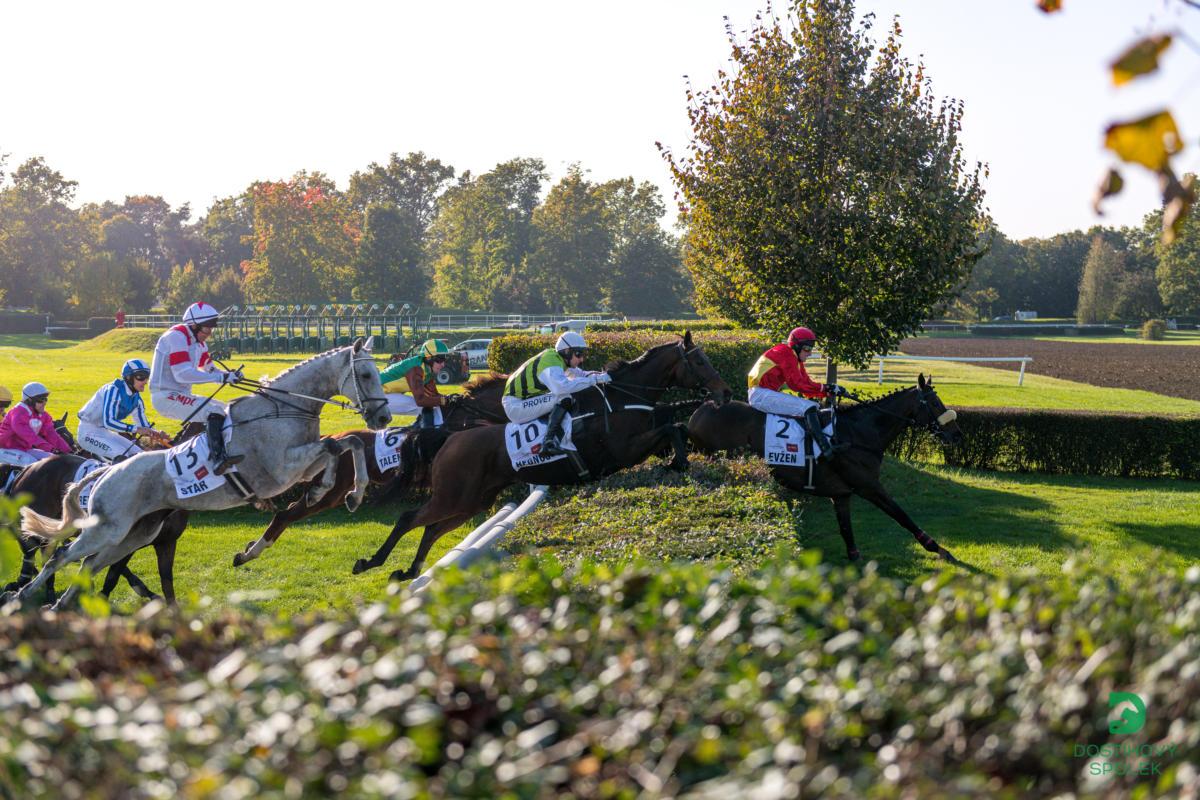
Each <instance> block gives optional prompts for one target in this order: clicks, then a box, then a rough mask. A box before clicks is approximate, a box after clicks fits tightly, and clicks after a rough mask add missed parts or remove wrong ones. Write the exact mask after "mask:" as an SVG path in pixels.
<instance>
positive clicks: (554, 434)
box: [538, 403, 567, 457]
mask: <svg viewBox="0 0 1200 800" xmlns="http://www.w3.org/2000/svg"><path fill="white" fill-rule="evenodd" d="M566 416H567V407H566V405H565V404H561V403H560V404H559V405H556V406H555V407H554V410H553V411H551V412H550V423H549V424H548V425H547V426H546V435H545V437H543V438H542V449H541V451H539V452H538V455H540V456H547V457H548V456H561V455H563V454H564V453H566V452H567V451H566V450H563V448H562V437H563V420H564V419H565V418H566Z"/></svg>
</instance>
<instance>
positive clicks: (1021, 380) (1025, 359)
mask: <svg viewBox="0 0 1200 800" xmlns="http://www.w3.org/2000/svg"><path fill="white" fill-rule="evenodd" d="M875 357H876V358H877V359H879V381H878V382H879V383H883V362H885V361H1006V362H1010V363H1011V362H1013V361H1020V362H1021V371H1020V373H1019V374H1018V375H1017V386H1024V385H1025V365H1027V364H1029V363H1031V362H1032V361H1033V356H1015V357H1013V358H999V357H994V356H986V357H984V356H979V357H975V358H967V357H964V356H875Z"/></svg>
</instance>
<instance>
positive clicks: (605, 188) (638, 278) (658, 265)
mask: <svg viewBox="0 0 1200 800" xmlns="http://www.w3.org/2000/svg"><path fill="white" fill-rule="evenodd" d="M597 192H598V193H599V195H600V198H601V199H602V200H603V202H604V209H605V219H606V226H607V227H608V229H609V231H610V235H611V237H612V252H611V253H610V254H609V272H608V275H607V276H606V279H605V288H604V292H603V295H604V305H605V307H606V308H608V309H611V310H614V311H620V312H622V313H624V314H635V315H639V316H642V315H644V316H650V315H668V314H672V313H677V312H679V311H681V310H684V309H686V308H689V304H688V297H689V295H690V293H691V280H690V279H689V277H688V274H687V272H686V270H684V269H683V263H682V261H681V258H680V251H679V242H678V241H676V239H675V237H673V236H671V235H670V234H668V233H667V232H666V231H664V230H663V229H662V225H661V224H659V221H660V220H661V219H662V217H663V215H664V214H665V213H666V208H665V207H664V206H663V201H662V197H661V196H660V195H659V192H658V187H656V186H655V185H654V184H652V183H649V182H643V183H640V184H635V183H634V181H633V178H620V179H618V180H612V181H608V182H607V183H604V184H601V185H600V186H599V187H597Z"/></svg>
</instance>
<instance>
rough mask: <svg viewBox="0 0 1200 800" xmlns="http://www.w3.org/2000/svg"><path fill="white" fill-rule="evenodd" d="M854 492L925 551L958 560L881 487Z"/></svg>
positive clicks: (858, 488)
mask: <svg viewBox="0 0 1200 800" xmlns="http://www.w3.org/2000/svg"><path fill="white" fill-rule="evenodd" d="M854 491H855V493H856V494H857V495H858V496H859V497H861V498H863V499H864V500H867V501H869V502H871V503H874V504H875V505H876V506H878V507H879V509H880V510H881V511H883V513H885V514H887V515H888V516H889V517H891V518H892V519H894V520H896V522H899V523H900V525H901V526H902V527H904V529H905V530H907V531H909V532H910V533H911V534H912V535H913V538H914V539H916V540H917V541H918V542H920V543H921V546H922V547H924V548H925V549H926V550H928V551H929V552H931V553H937V554H938V555H939V556H941V557H942V558H944V559H946V560H947V561H955V562H957V561H958V559H956V558H955V557H954V556H952V555H951V554H950V551H949V550H947V549H946V548H944V547H942V546H941V545H940V544H938V543H937V542H935V541H934V540H933V537H932V536H930V535H929V534H927V533H926V532H925V531H923V530H921V527H920V526H919V525H917V523H915V522H913V520H912V517H910V516H908V514H907V513H905V511H904V509H903V508H901V507H900V505H899V504H898V503H897V502H896V501H895V500H893V499H892V497H891V495H889V494H888V493H887V491H886V490H885V489H884V488H883V487H882V486H880V485H879V484H873V485H868V486H859V487H856V488H855V490H854Z"/></svg>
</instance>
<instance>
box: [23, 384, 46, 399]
mask: <svg viewBox="0 0 1200 800" xmlns="http://www.w3.org/2000/svg"><path fill="white" fill-rule="evenodd" d="M49 394H50V390H49V389H47V388H46V387H45V385H43V384H40V383H38V382H37V381H34V382H33V383H27V384H25V385H24V386H22V387H21V397H23V398H24V399H26V400H32V399H33V398H35V397H41V396H42V395H49Z"/></svg>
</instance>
